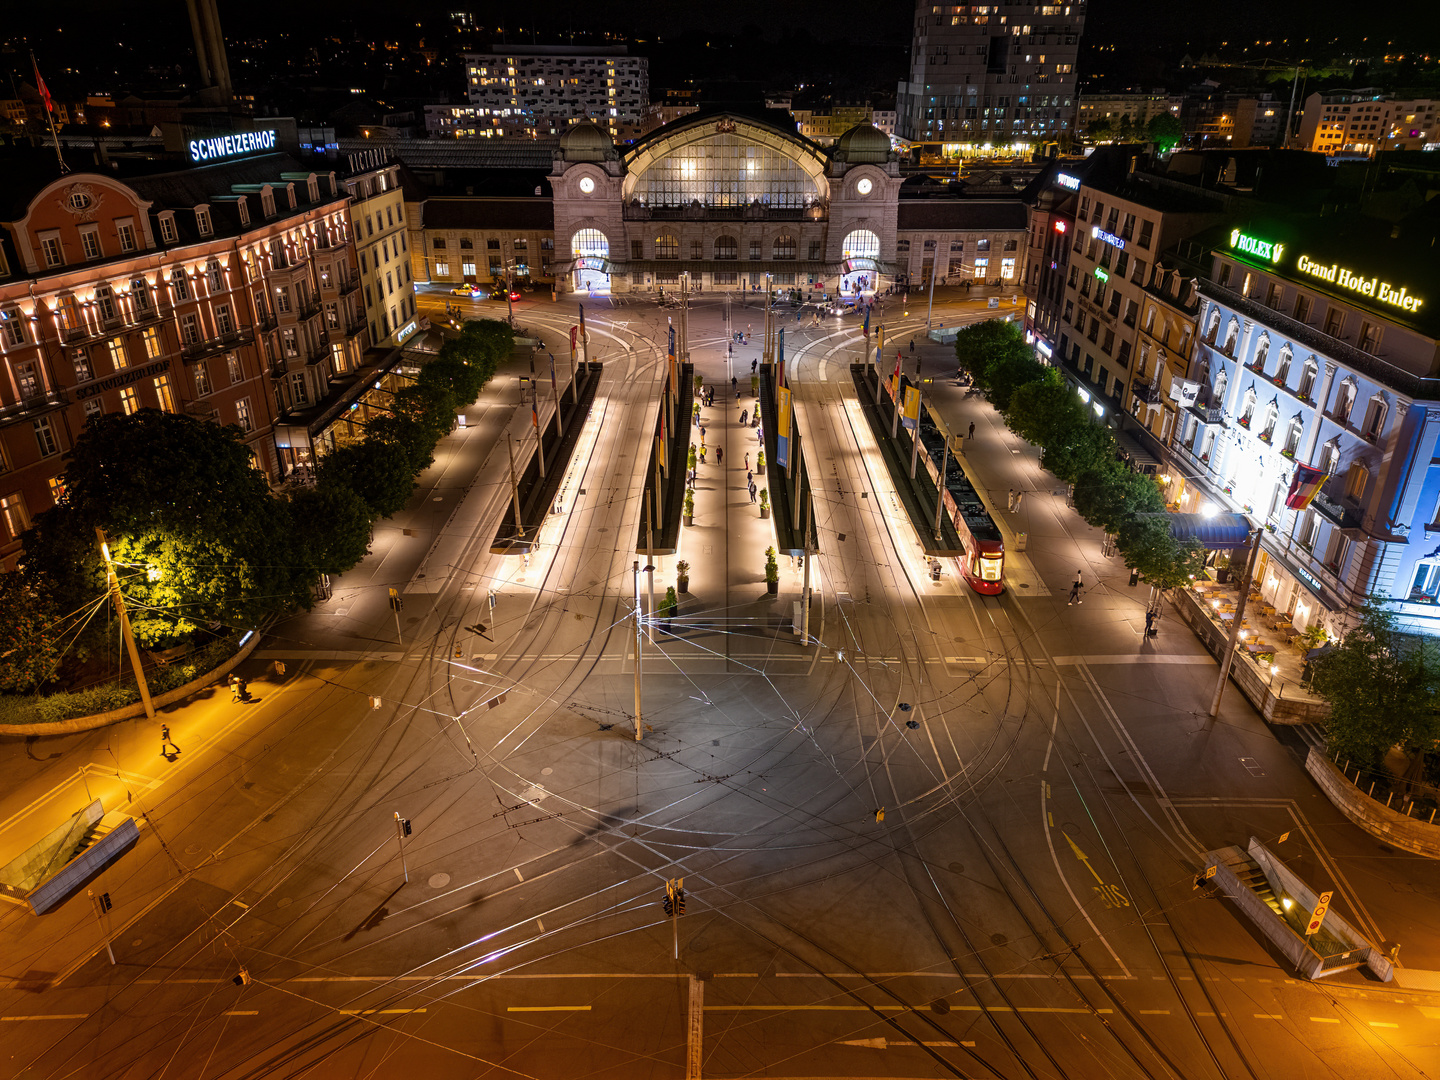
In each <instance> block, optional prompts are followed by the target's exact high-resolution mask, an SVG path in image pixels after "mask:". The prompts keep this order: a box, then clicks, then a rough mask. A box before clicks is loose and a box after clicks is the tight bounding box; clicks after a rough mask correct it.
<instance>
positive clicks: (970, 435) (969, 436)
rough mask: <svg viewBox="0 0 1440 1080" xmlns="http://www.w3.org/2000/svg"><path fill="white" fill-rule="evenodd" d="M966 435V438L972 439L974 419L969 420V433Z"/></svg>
mask: <svg viewBox="0 0 1440 1080" xmlns="http://www.w3.org/2000/svg"><path fill="white" fill-rule="evenodd" d="M966 437H967V438H970V439H973V438H974V437H975V421H974V420H971V421H970V434H969V435H968V436H966Z"/></svg>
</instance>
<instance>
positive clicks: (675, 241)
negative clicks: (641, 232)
mask: <svg viewBox="0 0 1440 1080" xmlns="http://www.w3.org/2000/svg"><path fill="white" fill-rule="evenodd" d="M679 257H680V240H679V238H677V237H675V236H672V235H671V234H670V233H661V234H660V235H659V236H657V237H655V258H657V259H678V258H679Z"/></svg>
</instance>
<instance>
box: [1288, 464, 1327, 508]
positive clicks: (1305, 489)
mask: <svg viewBox="0 0 1440 1080" xmlns="http://www.w3.org/2000/svg"><path fill="white" fill-rule="evenodd" d="M1327 479H1328V474H1326V473H1323V472H1321V471H1320V470H1319V469H1312V468H1311V467H1310V466H1309V465H1300V464H1296V466H1295V477H1294V479H1292V480H1291V481H1290V493H1289V494H1288V495H1286V496H1285V505H1286V506H1288V507H1289V508H1290V509H1291V510H1306V509H1309V507H1310V504H1311V503H1312V502H1313V501H1314V500H1315V496H1316V495H1317V494H1318V493H1319V491H1320V486H1321V485H1322V484H1324V483H1325V481H1326V480H1327Z"/></svg>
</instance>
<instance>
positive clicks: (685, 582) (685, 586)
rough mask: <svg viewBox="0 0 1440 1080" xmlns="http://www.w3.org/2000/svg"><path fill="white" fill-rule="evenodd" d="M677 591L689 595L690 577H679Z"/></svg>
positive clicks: (676, 581)
mask: <svg viewBox="0 0 1440 1080" xmlns="http://www.w3.org/2000/svg"><path fill="white" fill-rule="evenodd" d="M675 591H676V592H678V593H682V594H683V593H688V592H689V591H690V579H689V578H688V577H677V578H676V579H675Z"/></svg>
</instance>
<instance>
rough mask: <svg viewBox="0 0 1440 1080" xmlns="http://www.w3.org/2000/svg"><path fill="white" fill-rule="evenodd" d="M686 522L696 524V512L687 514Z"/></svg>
mask: <svg viewBox="0 0 1440 1080" xmlns="http://www.w3.org/2000/svg"><path fill="white" fill-rule="evenodd" d="M685 524H686V525H694V524H695V515H694V514H686V515H685Z"/></svg>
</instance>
